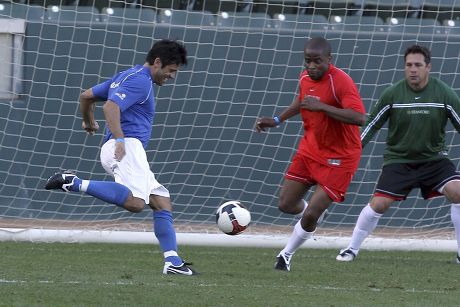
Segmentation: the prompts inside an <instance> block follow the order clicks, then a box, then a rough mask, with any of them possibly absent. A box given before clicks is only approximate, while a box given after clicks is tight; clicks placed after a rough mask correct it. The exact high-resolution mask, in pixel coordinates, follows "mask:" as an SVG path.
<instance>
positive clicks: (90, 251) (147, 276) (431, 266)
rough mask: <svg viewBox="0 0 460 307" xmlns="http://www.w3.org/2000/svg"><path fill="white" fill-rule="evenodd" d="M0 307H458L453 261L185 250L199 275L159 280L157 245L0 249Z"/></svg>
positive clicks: (459, 274)
mask: <svg viewBox="0 0 460 307" xmlns="http://www.w3.org/2000/svg"><path fill="white" fill-rule="evenodd" d="M0 251H1V262H0V306H111V307H114V306H131V307H134V306H187V307H190V306H282V307H284V306H459V304H460V303H459V302H460V265H457V264H455V263H454V258H455V254H454V253H434V252H401V251H397V252H383V251H372V252H371V251H366V250H364V251H362V252H361V254H360V256H359V257H358V258H357V259H356V261H354V262H351V263H339V262H337V261H335V256H336V253H337V250H317V249H300V250H299V251H298V252H297V254H296V255H295V256H294V258H293V263H292V267H291V269H292V271H291V272H289V273H287V272H279V271H275V270H274V269H273V268H272V265H273V263H274V257H275V255H276V253H277V252H278V250H277V249H267V248H266V249H263V248H220V247H197V246H182V247H181V249H180V253H181V255H182V256H183V257H185V258H186V260H188V261H193V262H194V264H195V265H194V268H195V269H196V270H197V271H199V272H200V273H202V274H201V275H199V276H193V277H185V276H170V275H168V276H165V275H163V274H161V270H162V263H163V262H162V254H161V253H160V252H159V247H158V246H157V245H137V244H136V245H130V244H58V243H53V244H51V243H40V244H38V243H15V242H0Z"/></svg>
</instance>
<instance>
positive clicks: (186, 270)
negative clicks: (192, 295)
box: [163, 262, 198, 276]
mask: <svg viewBox="0 0 460 307" xmlns="http://www.w3.org/2000/svg"><path fill="white" fill-rule="evenodd" d="M189 265H192V264H191V263H187V262H182V264H181V265H179V266H175V265H173V264H172V263H171V262H165V266H164V268H163V274H166V275H170V274H176V275H186V276H192V275H198V272H196V271H195V270H193V269H192V268H190V267H189Z"/></svg>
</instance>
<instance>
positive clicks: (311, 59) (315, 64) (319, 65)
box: [304, 48, 331, 80]
mask: <svg viewBox="0 0 460 307" xmlns="http://www.w3.org/2000/svg"><path fill="white" fill-rule="evenodd" d="M304 57H305V69H306V70H307V72H308V75H309V76H310V78H311V79H313V80H321V78H322V77H323V76H324V74H325V73H326V72H327V70H328V69H329V63H330V61H331V57H330V56H328V55H325V54H323V51H322V50H318V49H308V48H307V49H305V51H304Z"/></svg>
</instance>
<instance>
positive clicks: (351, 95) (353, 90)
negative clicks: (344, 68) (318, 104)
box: [336, 73, 366, 114]
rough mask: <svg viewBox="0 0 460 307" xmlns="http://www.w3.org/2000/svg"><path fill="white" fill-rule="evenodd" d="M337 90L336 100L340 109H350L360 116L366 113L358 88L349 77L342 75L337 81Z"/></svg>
mask: <svg viewBox="0 0 460 307" xmlns="http://www.w3.org/2000/svg"><path fill="white" fill-rule="evenodd" d="M337 89H338V91H337V93H336V94H337V96H338V97H337V98H338V99H339V101H340V104H341V105H342V108H344V109H352V110H354V111H356V112H359V113H361V114H365V113H366V109H365V108H364V104H363V101H362V99H361V95H360V94H359V91H358V87H357V86H356V84H355V82H354V81H353V80H352V79H351V77H350V76H349V75H347V74H345V73H344V74H343V76H342V78H341V79H340V80H339V84H338V87H337Z"/></svg>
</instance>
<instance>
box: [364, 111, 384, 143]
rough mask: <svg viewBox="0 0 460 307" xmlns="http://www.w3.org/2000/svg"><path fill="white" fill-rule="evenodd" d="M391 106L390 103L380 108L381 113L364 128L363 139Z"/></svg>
mask: <svg viewBox="0 0 460 307" xmlns="http://www.w3.org/2000/svg"><path fill="white" fill-rule="evenodd" d="M390 108H391V106H390V105H386V106H385V107H384V108H383V109H382V110H380V112H379V113H377V115H376V116H375V118H374V119H373V120H372V121H371V122H370V123H369V124H368V125H367V126H366V128H365V129H364V130H363V132H362V133H361V140H363V139H364V138H365V137H366V134H367V133H368V132H369V130H370V129H371V128H372V127H373V126H375V124H376V123H377V122H378V121H379V119H380V118H381V117H382V116H383V115H384V114H385V113H386V112H387V111H388V110H389V109H390Z"/></svg>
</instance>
